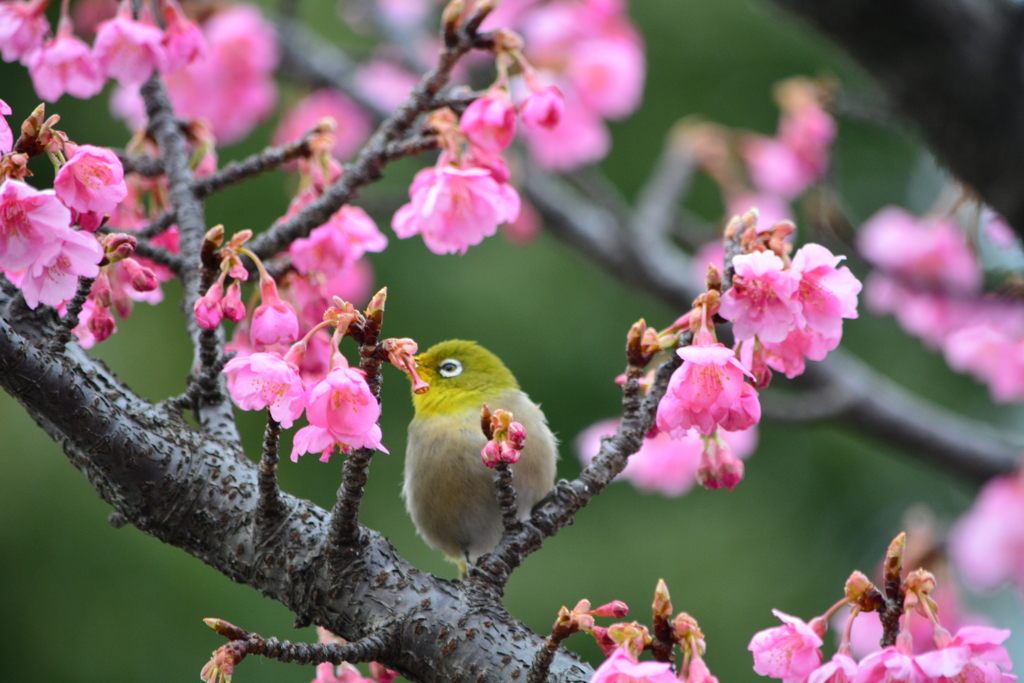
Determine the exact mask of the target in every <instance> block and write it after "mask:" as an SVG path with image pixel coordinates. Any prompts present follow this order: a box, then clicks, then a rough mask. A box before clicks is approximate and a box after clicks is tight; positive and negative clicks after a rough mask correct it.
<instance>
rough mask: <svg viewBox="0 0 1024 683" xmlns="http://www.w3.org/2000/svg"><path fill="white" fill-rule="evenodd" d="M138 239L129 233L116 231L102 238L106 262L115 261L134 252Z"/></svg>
mask: <svg viewBox="0 0 1024 683" xmlns="http://www.w3.org/2000/svg"><path fill="white" fill-rule="evenodd" d="M137 245H138V240H137V239H135V238H134V237H132V236H131V235H126V234H125V233H123V232H117V233H114V234H112V235H107V236H106V237H104V238H103V250H104V252H106V263H117V262H118V261H122V260H124V259H126V258H128V257H129V256H131V255H132V254H134V253H135V247H136V246H137Z"/></svg>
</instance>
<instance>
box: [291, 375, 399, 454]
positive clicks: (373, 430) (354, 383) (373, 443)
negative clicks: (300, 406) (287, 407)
mask: <svg viewBox="0 0 1024 683" xmlns="http://www.w3.org/2000/svg"><path fill="white" fill-rule="evenodd" d="M365 374H366V373H364V372H363V371H362V370H357V369H355V368H346V367H342V368H336V369H334V370H332V371H331V372H329V373H328V374H327V376H326V377H325V378H323V379H322V380H321V381H319V382H317V383H316V384H314V385H313V386H312V387H310V388H309V390H308V392H307V394H306V417H307V418H308V419H309V426H308V427H303V428H302V429H300V430H299V431H298V432H297V433H296V434H295V440H294V447H293V448H292V455H291V458H292V462H298V460H299V456H300V455H302V454H304V453H320V454H321V456H320V460H321V461H322V462H327V461H328V460H329V459H330V457H331V455H332V454H333V453H334V450H335V446H339V447H340V448H341V449H342V450H343V451H348V450H350V449H353V448H376V449H378V450H381V451H384V452H385V453H387V449H386V448H384V446H383V445H382V444H381V442H380V440H381V431H380V426H379V425H378V424H377V420H378V419H379V418H380V405H379V404H378V403H377V399H375V398H374V397H373V393H371V392H370V387H369V385H367V383H366V378H365Z"/></svg>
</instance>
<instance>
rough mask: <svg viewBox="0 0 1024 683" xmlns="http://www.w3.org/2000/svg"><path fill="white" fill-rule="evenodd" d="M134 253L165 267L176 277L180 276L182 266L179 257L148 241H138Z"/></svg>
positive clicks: (182, 262)
mask: <svg viewBox="0 0 1024 683" xmlns="http://www.w3.org/2000/svg"><path fill="white" fill-rule="evenodd" d="M135 253H136V255H138V256H141V257H143V258H148V259H149V260H150V261H152V262H153V263H157V264H159V265H161V266H166V267H167V268H169V269H170V271H171V272H172V273H174V274H176V275H180V274H181V269H182V267H183V264H184V261H182V259H181V257H180V256H178V255H176V254H172V253H171V252H169V251H168V250H166V249H164V248H163V247H158V246H156V245H155V244H153V243H151V242H149V241H148V240H143V239H140V240H139V242H138V244H136V245H135Z"/></svg>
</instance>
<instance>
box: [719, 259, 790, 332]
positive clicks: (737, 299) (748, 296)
mask: <svg viewBox="0 0 1024 683" xmlns="http://www.w3.org/2000/svg"><path fill="white" fill-rule="evenodd" d="M732 262H733V267H734V268H735V270H736V274H735V276H734V277H733V284H732V287H731V288H730V289H729V290H728V291H727V292H726V293H725V294H723V295H722V308H721V311H720V313H721V315H722V317H723V318H725V319H726V320H731V321H732V322H733V333H734V334H735V335H736V338H737V339H739V340H743V339H750V338H751V337H753V336H754V335H757V336H758V338H759V339H760V340H761V341H763V342H780V341H782V340H783V339H785V338H786V337H787V336H788V335H789V332H790V330H792V329H793V328H794V327H795V326H796V323H797V316H798V315H799V312H800V304H799V303H798V302H797V301H796V299H795V298H794V294H795V293H796V290H797V286H798V285H799V280H798V279H797V278H796V276H795V275H794V273H793V272H792V271H790V270H783V269H784V267H785V264H784V263H783V262H782V259H780V258H779V257H778V256H776V255H775V254H774V253H772V252H770V251H758V252H754V253H752V254H741V255H739V256H736V257H735V258H734V259H733V261H732Z"/></svg>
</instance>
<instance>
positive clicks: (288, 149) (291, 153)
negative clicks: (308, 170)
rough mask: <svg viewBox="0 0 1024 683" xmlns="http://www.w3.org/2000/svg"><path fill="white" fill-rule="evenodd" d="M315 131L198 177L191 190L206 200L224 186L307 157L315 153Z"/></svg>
mask: <svg viewBox="0 0 1024 683" xmlns="http://www.w3.org/2000/svg"><path fill="white" fill-rule="evenodd" d="M315 134H316V133H315V132H309V133H306V134H305V135H303V136H302V138H301V139H299V140H296V141H295V142H290V143H288V144H286V145H281V146H280V147H267V148H266V149H264V150H263V151H261V152H257V153H256V154H253V155H252V156H249V157H246V158H245V159H242V160H241V161H232V162H231V163H229V164H228V165H227V166H225V167H224V168H222V169H220V170H218V171H217V172H215V173H213V174H211V175H208V176H206V177H205V178H199V179H197V180H196V181H195V182H193V183H192V191H193V192H194V193H195V195H196V197H198V198H200V199H203V198H205V197H209V196H210V195H211V194H213V193H214V192H218V191H220V190H223V189H224V188H225V187H229V186H231V185H236V184H238V183H240V182H242V181H243V180H246V179H247V178H252V177H253V176H256V175H259V174H260V173H265V172H267V171H272V170H274V169H275V168H278V167H279V166H282V165H284V164H287V163H288V162H289V161H294V160H295V159H298V158H300V157H308V156H309V155H310V153H311V152H312V149H311V147H310V141H311V140H312V139H313V136H314V135H315Z"/></svg>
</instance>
